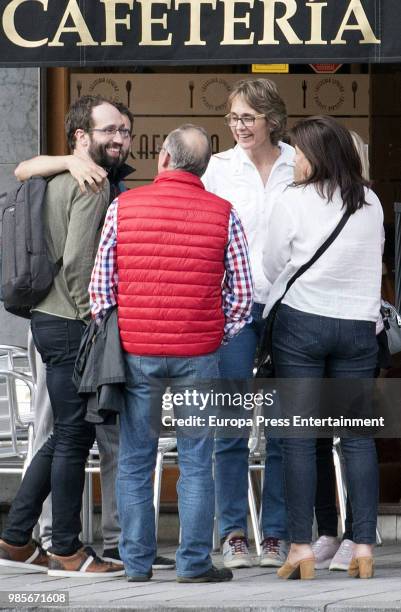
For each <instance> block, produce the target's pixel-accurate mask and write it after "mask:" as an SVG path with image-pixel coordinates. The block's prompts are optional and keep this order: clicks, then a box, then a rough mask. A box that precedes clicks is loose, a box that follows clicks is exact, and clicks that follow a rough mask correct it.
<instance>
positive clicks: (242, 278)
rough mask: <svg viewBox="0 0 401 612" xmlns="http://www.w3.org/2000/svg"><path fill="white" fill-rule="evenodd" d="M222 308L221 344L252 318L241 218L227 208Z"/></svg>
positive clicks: (246, 252)
mask: <svg viewBox="0 0 401 612" xmlns="http://www.w3.org/2000/svg"><path fill="white" fill-rule="evenodd" d="M225 268H226V274H225V277H224V282H223V287H222V292H223V311H224V315H225V318H226V322H225V326H224V339H223V344H226V343H227V342H228V341H229V339H230V338H232V337H233V336H235V335H236V334H238V332H239V331H241V329H242V328H243V327H244V325H246V324H247V323H250V322H251V321H252V316H251V310H252V303H253V283H252V273H251V266H250V263H249V257H248V244H247V241H246V237H245V233H244V230H243V228H242V224H241V221H240V220H239V217H238V215H237V213H236V212H235V210H234V209H232V210H231V214H230V222H229V228H228V244H227V248H226V253H225Z"/></svg>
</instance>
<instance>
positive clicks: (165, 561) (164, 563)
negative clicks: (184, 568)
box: [152, 556, 175, 570]
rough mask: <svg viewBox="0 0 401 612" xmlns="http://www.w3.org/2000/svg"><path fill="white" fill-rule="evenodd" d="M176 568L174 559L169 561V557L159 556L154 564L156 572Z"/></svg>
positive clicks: (153, 567)
mask: <svg viewBox="0 0 401 612" xmlns="http://www.w3.org/2000/svg"><path fill="white" fill-rule="evenodd" d="M174 568H175V561H174V559H169V558H168V557H161V556H158V557H156V559H155V560H154V561H153V563H152V569H154V570H169V569H174Z"/></svg>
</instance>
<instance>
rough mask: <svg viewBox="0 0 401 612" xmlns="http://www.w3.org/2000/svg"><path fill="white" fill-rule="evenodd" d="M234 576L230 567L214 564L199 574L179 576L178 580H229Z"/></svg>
mask: <svg viewBox="0 0 401 612" xmlns="http://www.w3.org/2000/svg"><path fill="white" fill-rule="evenodd" d="M232 578H233V573H232V571H231V570H230V569H227V568H226V567H222V568H221V569H217V567H215V566H214V565H212V567H211V568H210V569H208V570H207V571H206V572H203V574H199V575H198V576H177V582H228V581H229V580H232Z"/></svg>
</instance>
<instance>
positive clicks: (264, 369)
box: [255, 212, 351, 378]
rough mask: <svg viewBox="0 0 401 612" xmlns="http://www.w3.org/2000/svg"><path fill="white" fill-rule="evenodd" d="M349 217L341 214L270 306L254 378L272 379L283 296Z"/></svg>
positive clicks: (317, 257)
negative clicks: (278, 316) (277, 317)
mask: <svg viewBox="0 0 401 612" xmlns="http://www.w3.org/2000/svg"><path fill="white" fill-rule="evenodd" d="M350 216H351V215H350V213H349V212H345V213H344V214H343V216H342V217H341V219H340V221H339V223H338V224H337V225H336V227H335V228H334V230H333V231H332V233H331V234H330V236H329V237H328V238H327V240H325V241H324V243H323V244H322V245H321V246H320V247H319V248H318V250H317V251H316V253H315V254H314V255H313V257H311V259H310V260H309V261H307V262H306V263H305V264H303V266H301V267H300V268H299V270H297V271H296V272H295V274H294V275H293V276H292V277H291V278H290V279H289V281H288V283H287V286H286V288H285V291H284V293H283V295H282V296H281V298H280V299H279V300H277V302H275V303H274V305H273V306H272V309H271V310H270V312H269V314H268V316H267V319H266V325H265V327H264V331H263V335H262V338H261V341H260V345H259V353H258V357H257V363H256V374H255V376H256V378H273V377H274V364H273V351H272V338H273V326H274V321H275V318H276V314H277V311H278V308H279V306H280V304H281V302H282V301H283V299H284V296H285V295H286V293H287V291H288V290H289V289H290V288H291V287H292V285H293V284H294V283H295V281H296V280H297V278H299V277H300V276H302V274H303V273H304V272H306V270H308V269H309V268H310V267H311V266H312V265H313V264H314V263H315V261H317V260H318V259H319V257H321V256H322V255H323V253H324V252H325V251H326V250H327V249H328V248H329V246H330V245H331V244H332V243H333V242H334V240H335V239H336V238H337V236H338V235H339V233H340V232H341V230H342V229H343V227H344V225H345V224H346V223H347V221H348V219H349V218H350Z"/></svg>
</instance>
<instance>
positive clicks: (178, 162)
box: [164, 123, 212, 176]
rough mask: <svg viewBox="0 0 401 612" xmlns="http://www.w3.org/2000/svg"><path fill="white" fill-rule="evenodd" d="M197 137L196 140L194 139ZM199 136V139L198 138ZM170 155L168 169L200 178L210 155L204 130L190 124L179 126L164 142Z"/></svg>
mask: <svg viewBox="0 0 401 612" xmlns="http://www.w3.org/2000/svg"><path fill="white" fill-rule="evenodd" d="M195 135H197V136H198V138H194V136H195ZM199 136H200V137H201V138H199ZM164 148H165V149H166V150H167V152H168V153H169V155H170V164H169V165H170V167H171V168H174V169H175V170H186V172H191V174H195V175H196V176H202V175H203V174H204V173H205V171H206V168H207V165H208V163H209V160H210V157H211V155H212V143H211V141H210V137H209V134H208V133H207V132H206V130H205V129H204V128H202V127H200V126H198V125H193V124H192V123H185V124H184V125H180V127H178V128H177V129H176V130H173V131H172V132H170V134H169V135H168V136H167V138H166V140H165V141H164Z"/></svg>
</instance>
